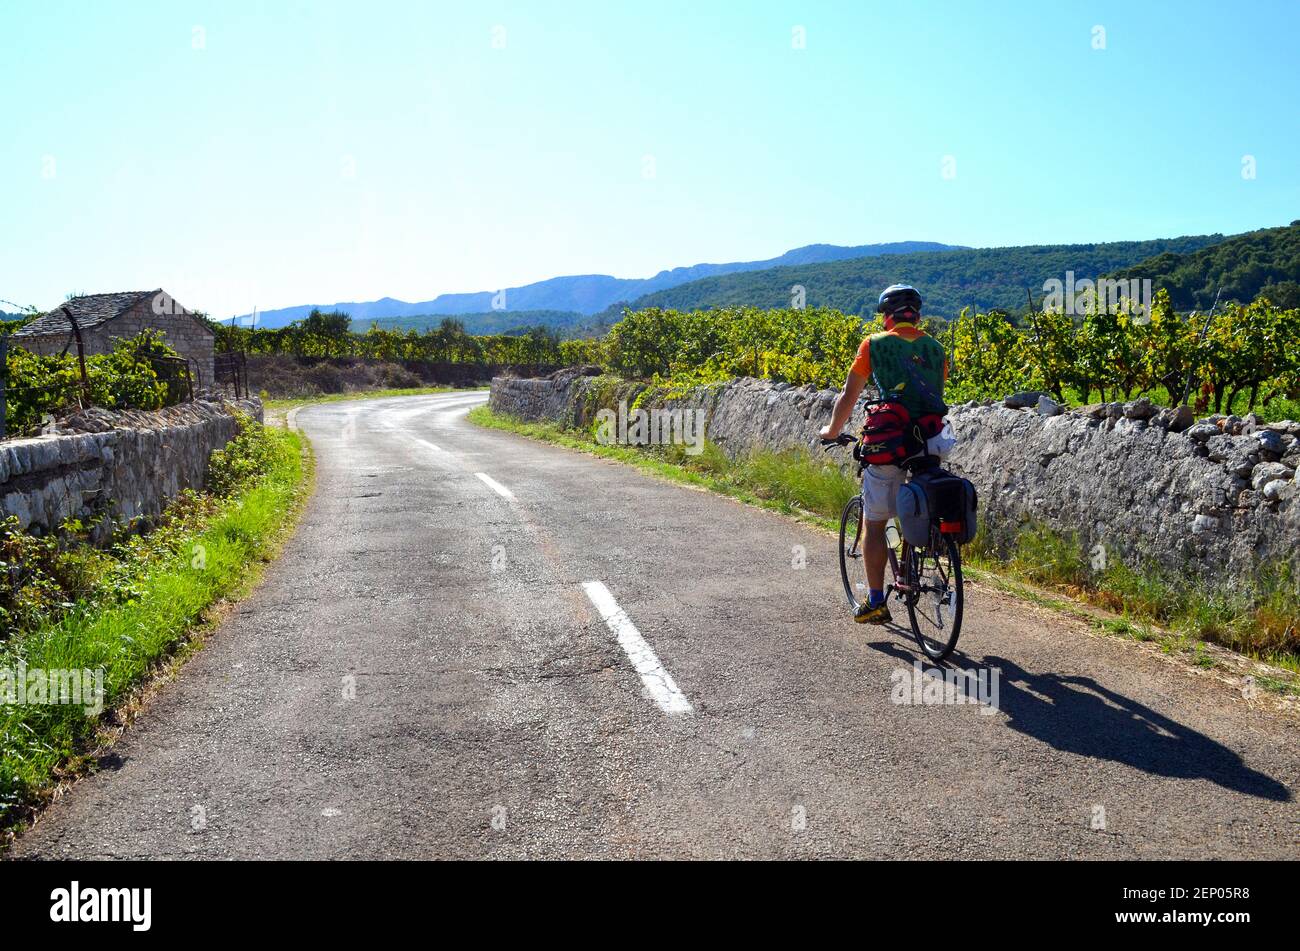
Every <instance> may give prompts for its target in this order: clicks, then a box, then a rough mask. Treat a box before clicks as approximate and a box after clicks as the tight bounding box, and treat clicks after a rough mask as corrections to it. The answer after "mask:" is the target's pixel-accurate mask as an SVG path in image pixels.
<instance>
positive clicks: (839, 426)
mask: <svg viewBox="0 0 1300 951" xmlns="http://www.w3.org/2000/svg"><path fill="white" fill-rule="evenodd" d="M866 385H867V378H866V377H865V376H863V375H862V374H861V373H859V372H858V371H857V367H856V365H855V367H854V368H853V369H851V370H849V376H848V379H846V380H845V381H844V389H842V390H840V395H839V396H837V397H835V405H834V406H833V407H832V408H831V421H830V422H829V423H828V424H826V425H825V426H823V427H822V431H821V435H822V438H823V439H834V438H835V437H836V436H838V435H839V434H840V433H842V432H843V431H844V426H845V424H846V423H848V421H849V417H850V416H852V415H853V407H854V406H856V405H857V403H858V397H859V396H861V395H862V390H863V388H864V387H866Z"/></svg>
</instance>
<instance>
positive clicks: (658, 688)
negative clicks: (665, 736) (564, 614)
mask: <svg viewBox="0 0 1300 951" xmlns="http://www.w3.org/2000/svg"><path fill="white" fill-rule="evenodd" d="M582 588H583V590H584V591H586V592H587V597H588V598H590V599H591V603H592V604H594V605H595V606H596V610H597V611H599V612H600V616H601V617H602V618H604V619H605V623H606V624H608V625H609V629H610V630H611V631H613V632H614V635H615V636H616V637H617V638H618V643H619V646H620V647H622V648H623V650H624V652H626V654H627V657H628V660H630V661H632V666H633V667H634V668H636V672H637V673H638V674H640V675H641V682H642V683H643V684H645V689H646V693H647V694H649V695H650V697H651V698H652V699H653V700H654V702H655V703H657V704H659V708H660V709H661V710H663V712H664V713H690V712H691V704H690V701H688V700H687V699H686V696H685V695H684V694H683V693H682V692H681V691H680V690H678V689H677V684H676V683H675V682H674V681H673V678H672V675H670V674H669V673H668V671H666V670H664V665H663V664H661V663H659V658H658V656H657V655H656V654H655V652H654V648H652V647H651V646H650V645H649V644H647V643H646V641H645V638H644V637H642V636H641V632H640V631H638V630H637V629H636V625H635V624H633V623H632V620H631V618H629V617H628V616H627V612H626V611H624V610H623V609H622V608H620V607H619V606H618V602H617V601H615V600H614V596H613V595H612V594H610V593H609V589H608V588H606V587H605V586H604V585H603V584H601V583H600V582H599V581H584V582H583V584H582Z"/></svg>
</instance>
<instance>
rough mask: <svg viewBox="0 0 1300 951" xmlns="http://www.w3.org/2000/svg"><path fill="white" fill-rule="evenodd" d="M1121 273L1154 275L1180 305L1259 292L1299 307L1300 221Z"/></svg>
mask: <svg viewBox="0 0 1300 951" xmlns="http://www.w3.org/2000/svg"><path fill="white" fill-rule="evenodd" d="M1116 276H1117V277H1128V278H1138V279H1142V278H1150V280H1151V284H1152V286H1153V287H1156V288H1161V287H1163V288H1164V289H1165V290H1167V291H1169V298H1170V300H1171V302H1172V303H1173V305H1174V307H1176V308H1178V309H1180V310H1192V309H1197V310H1208V309H1209V308H1210V306H1211V305H1212V304H1213V303H1214V298H1215V295H1216V294H1218V292H1219V289H1220V288H1222V289H1223V297H1222V300H1223V301H1224V302H1225V303H1226V302H1228V301H1238V302H1240V303H1249V302H1250V301H1252V300H1254V299H1255V297H1256V296H1258V295H1259V294H1261V293H1262V294H1263V295H1264V296H1265V297H1267V298H1269V300H1271V301H1272V302H1273V303H1274V304H1277V305H1278V306H1279V307H1283V308H1292V307H1300V221H1293V222H1291V224H1290V225H1289V226H1288V227H1284V228H1264V229H1263V230H1260V231H1248V232H1246V233H1245V234H1239V235H1235V236H1234V237H1231V238H1228V239H1226V240H1224V241H1221V242H1219V243H1218V244H1214V245H1211V246H1210V247H1207V248H1202V249H1200V250H1197V251H1191V252H1182V253H1179V252H1175V251H1173V250H1169V251H1166V252H1164V253H1163V254H1159V255H1157V256H1156V257H1153V258H1151V259H1150V260H1147V261H1143V262H1141V263H1140V264H1137V265H1134V266H1133V267H1129V268H1125V269H1124V270H1122V271H1121V272H1119V273H1118V274H1117V275H1116Z"/></svg>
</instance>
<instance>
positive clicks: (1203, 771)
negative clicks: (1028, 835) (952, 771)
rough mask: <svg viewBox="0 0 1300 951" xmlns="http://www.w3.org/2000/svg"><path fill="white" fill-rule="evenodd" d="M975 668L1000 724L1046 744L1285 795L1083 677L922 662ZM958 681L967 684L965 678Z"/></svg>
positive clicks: (1220, 752)
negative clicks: (991, 689) (987, 677)
mask: <svg viewBox="0 0 1300 951" xmlns="http://www.w3.org/2000/svg"><path fill="white" fill-rule="evenodd" d="M867 646H868V647H871V648H872V649H873V650H876V651H879V652H880V653H882V654H887V655H888V656H890V657H894V658H897V659H898V660H900V661H903V662H905V663H906V664H908V665H909V666H910V665H911V664H912V663H913V662H914V661H917V660H920V659H922V658H921V655H919V654H918V653H916V652H915V651H912V650H908V649H907V648H906V647H904V646H902V645H900V644H898V643H896V642H893V641H876V642H874V643H869V644H868V645H867ZM979 667H989V668H993V667H996V668H999V669H1000V670H1001V675H1000V677H999V696H998V703H997V706H998V709H1000V710H1001V711H1002V713H1004V714H1006V716H1007V718H1008V720H1007V726H1009V727H1010V728H1011V729H1013V730H1016V731H1018V732H1020V733H1023V734H1025V735H1026V736H1031V737H1033V738H1034V739H1036V740H1040V741H1041V742H1043V743H1046V744H1047V745H1048V746H1051V747H1052V748H1053V749H1058V750H1062V751H1063V752H1067V753H1075V754H1077V755H1079V756H1089V757H1093V758H1095V759H1106V760H1114V761H1115V762H1117V763H1124V764H1125V765H1127V766H1131V767H1133V768H1134V769H1140V770H1142V771H1143V772H1145V773H1151V774H1153V775H1156V776H1169V777H1171V778H1174V779H1208V780H1210V781H1211V782H1213V783H1217V784H1218V785H1220V786H1222V787H1223V788H1224V789H1231V790H1233V791H1234V792H1239V793H1244V794H1245V795H1248V796H1256V797H1258V798H1260V799H1269V800H1272V801H1274V802H1288V801H1290V799H1291V792H1290V790H1288V789H1287V788H1286V786H1284V785H1283V784H1282V783H1280V782H1278V781H1277V780H1275V779H1273V778H1272V777H1270V776H1266V775H1264V774H1263V773H1261V772H1258V771H1257V770H1253V769H1251V768H1250V767H1249V766H1247V765H1246V764H1245V763H1244V762H1243V761H1242V759H1241V757H1240V756H1238V755H1237V754H1236V753H1234V752H1233V751H1232V750H1230V749H1228V748H1227V747H1226V746H1223V745H1222V744H1220V743H1216V742H1215V741H1214V740H1212V739H1210V738H1209V737H1208V736H1205V735H1204V734H1203V733H1198V732H1197V731H1196V730H1193V729H1191V728H1190V727H1186V726H1183V725H1182V724H1181V723H1177V722H1175V721H1174V720H1171V719H1169V718H1168V717H1166V716H1164V715H1162V714H1159V713H1157V712H1156V711H1154V710H1152V709H1151V708H1150V707H1148V706H1145V705H1143V704H1141V703H1138V702H1137V701H1136V700H1133V699H1131V698H1129V697H1125V696H1122V695H1121V694H1117V693H1115V692H1114V691H1113V690H1109V689H1107V688H1106V687H1103V686H1102V685H1101V684H1099V683H1097V681H1095V680H1093V679H1092V678H1091V677H1069V676H1062V675H1060V674H1056V673H1043V674H1031V673H1030V672H1029V671H1027V670H1025V669H1023V668H1022V667H1020V666H1018V665H1017V664H1016V663H1015V662H1014V661H1010V660H1007V659H1006V658H1004V657H995V656H989V657H984V658H982V659H981V660H980V661H978V662H976V661H974V660H972V659H971V658H969V657H967V656H965V655H963V654H962V653H961V652H960V651H957V652H956V653H955V654H954V655H953V656H952V657H951V658H949V660H948V661H947V662H945V663H944V664H942V665H938V666H936V665H935V664H933V663H931V662H929V661H927V662H926V663H925V668H926V672H927V674H930V672H931V671H933V672H935V673H934V675H936V676H940V677H941V676H942V672H943V670H944V669H945V668H956V669H958V670H973V669H978V668H979ZM962 682H971V683H973V678H972V679H971V680H970V681H959V684H960V683H962Z"/></svg>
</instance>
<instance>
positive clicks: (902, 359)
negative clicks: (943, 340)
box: [853, 324, 948, 417]
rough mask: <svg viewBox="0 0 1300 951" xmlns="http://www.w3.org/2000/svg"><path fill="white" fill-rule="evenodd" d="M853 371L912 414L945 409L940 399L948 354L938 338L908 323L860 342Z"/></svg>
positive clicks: (944, 410) (920, 414)
mask: <svg viewBox="0 0 1300 951" xmlns="http://www.w3.org/2000/svg"><path fill="white" fill-rule="evenodd" d="M909 366H910V367H911V369H910V371H909V369H908V367H909ZM853 372H854V373H856V374H858V375H859V376H863V377H866V378H867V380H869V381H872V382H874V383H875V384H876V387H877V388H878V389H879V390H880V395H881V397H882V398H885V399H892V400H897V401H898V402H900V403H902V404H903V405H904V406H906V407H907V411H908V412H909V413H911V414H912V416H913V417H916V416H922V415H925V414H927V413H946V412H947V411H948V407H947V405H946V404H945V403H944V402H943V384H944V381H945V380H947V379H948V357H947V355H946V354H945V353H944V352H943V346H942V345H941V344H940V343H939V341H937V340H935V339H934V338H933V337H931V336H930V335H929V334H927V333H926V332H925V331H924V330H921V329H920V328H918V327H915V326H913V325H911V324H899V325H898V326H896V327H895V328H894V329H893V330H886V331H883V332H881V333H878V334H872V335H871V336H870V337H868V338H867V339H866V340H864V341H862V346H860V347H859V348H858V356H857V359H856V360H854V361H853Z"/></svg>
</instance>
